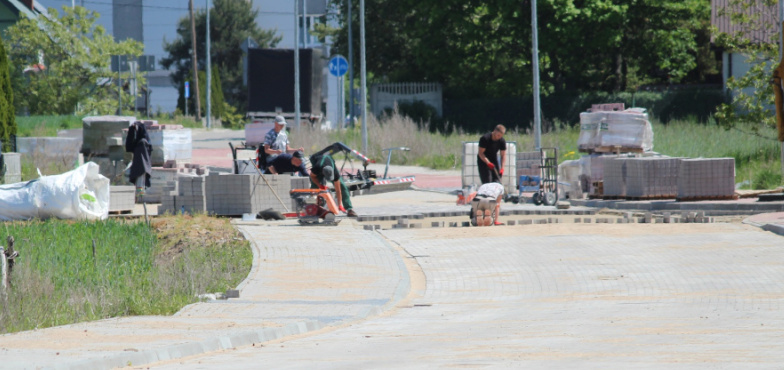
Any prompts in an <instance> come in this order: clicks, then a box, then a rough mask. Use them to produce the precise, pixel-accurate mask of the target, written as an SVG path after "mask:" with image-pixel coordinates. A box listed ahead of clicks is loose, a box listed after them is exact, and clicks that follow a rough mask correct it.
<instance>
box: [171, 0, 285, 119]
mask: <svg viewBox="0 0 784 370" xmlns="http://www.w3.org/2000/svg"><path fill="white" fill-rule="evenodd" d="M206 15H207V13H206V12H205V11H204V10H201V11H197V12H196V14H195V23H196V51H197V52H198V59H199V60H198V64H199V69H200V70H204V69H206V64H205V63H206V44H205V33H206V23H207V21H206ZM257 15H258V11H257V10H254V9H253V4H252V2H250V1H236V0H215V1H214V2H213V8H211V9H210V38H211V44H210V53H211V54H212V55H211V61H212V66H214V67H216V68H215V70H219V71H220V72H219V73H220V75H219V80H220V81H221V85H220V86H221V88H222V91H223V93H225V96H226V101H227V102H229V103H230V104H231V105H233V106H235V107H237V108H239V109H241V110H242V111H244V110H245V108H246V106H247V88H246V87H245V86H243V85H242V49H240V45H241V44H242V42H243V41H245V40H246V39H247V38H251V39H253V40H254V41H256V43H257V44H258V45H259V47H260V48H270V47H274V46H275V45H277V43H278V42H280V39H281V37H280V36H276V35H275V31H274V30H271V31H267V30H261V29H259V27H258V25H257V24H256V16H257ZM163 48H164V50H166V52H168V53H169V56H168V57H165V58H163V59H162V60H161V65H162V66H163V67H164V68H166V69H172V68H174V73H173V75H172V80H173V82H174V84H175V86H177V87H180V86H182V85H183V83H184V82H185V81H186V80H187V78H188V76H191V75H192V73H191V70H192V67H191V61H192V60H193V59H192V58H193V57H192V54H191V50H192V49H191V27H190V19H189V18H188V17H185V18H181V19H180V21H179V24H178V26H177V38H176V39H175V40H174V41H172V42H171V43H169V42H166V41H164V46H163ZM213 73H217V72H213ZM202 91H204V90H202ZM213 108H214V107H213ZM202 110H204V107H203V106H202Z"/></svg>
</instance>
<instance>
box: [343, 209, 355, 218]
mask: <svg viewBox="0 0 784 370" xmlns="http://www.w3.org/2000/svg"><path fill="white" fill-rule="evenodd" d="M346 216H348V217H357V213H356V212H354V210H353V209H349V210H348V212H346Z"/></svg>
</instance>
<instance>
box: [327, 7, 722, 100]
mask: <svg viewBox="0 0 784 370" xmlns="http://www.w3.org/2000/svg"><path fill="white" fill-rule="evenodd" d="M348 1H351V4H352V6H353V8H352V18H353V19H352V21H351V24H352V26H353V33H354V40H353V41H354V43H355V45H354V47H353V48H354V50H355V51H357V52H355V53H354V58H355V60H354V65H356V66H358V65H359V53H358V51H359V37H358V36H359V9H358V2H359V1H358V0H333V5H335V6H337V7H338V8H339V9H340V10H341V11H340V22H341V24H343V25H346V24H348V20H347V19H346V14H347V12H346V10H345V9H346V7H347V5H348ZM365 8H366V9H367V10H369V11H366V13H365V25H366V35H367V36H366V39H367V42H366V47H367V56H366V57H367V66H368V67H367V68H368V72H369V74H372V75H373V76H375V78H376V80H377V81H379V82H381V81H391V82H400V81H437V82H441V83H443V84H444V86H445V93H446V94H447V95H448V96H452V97H477V96H484V97H503V96H515V95H518V96H519V95H529V94H530V92H531V89H532V79H533V77H532V71H531V70H532V65H531V47H532V43H531V36H532V30H531V3H530V1H509V0H367V1H366V4H365ZM370 10H372V11H370ZM537 13H538V24H539V28H538V29H539V32H538V37H539V55H540V71H541V72H540V76H541V80H542V89H543V92H545V93H549V92H558V91H575V90H577V91H587V90H603V91H608V92H611V91H615V92H618V91H629V90H632V91H633V90H635V89H636V88H637V87H639V86H640V85H643V84H648V83H683V82H689V81H690V80H689V77H690V76H692V75H690V73H692V72H693V71H694V70H695V68H696V67H697V66H698V65H700V66H704V67H705V68H708V69H710V68H713V69H712V72H713V73H715V63H713V64H711V61H712V58H710V50H709V49H707V48H704V47H702V48H701V47H700V46H699V45H698V44H697V40H699V39H700V36H702V37H703V38H704V36H705V35H706V34H707V27H708V25H709V22H710V4H709V2H707V1H704V0H582V1H575V0H539V1H538V8H537ZM320 31H321V32H322V33H324V34H327V33H328V30H320ZM347 35H348V32H347V28H346V27H343V29H341V30H339V31H338V32H337V37H336V46H337V48H338V50H339V52H340V53H342V54H344V55H347V54H346V53H347V49H348V47H347V41H348V40H347ZM706 64H707V65H706ZM354 71H355V73H358V71H359V69H358V68H355V69H354ZM691 78H692V79H699V78H700V74H695V75H694V76H693V77H691ZM692 81H693V80H692Z"/></svg>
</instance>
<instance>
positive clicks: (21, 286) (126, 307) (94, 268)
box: [0, 216, 252, 333]
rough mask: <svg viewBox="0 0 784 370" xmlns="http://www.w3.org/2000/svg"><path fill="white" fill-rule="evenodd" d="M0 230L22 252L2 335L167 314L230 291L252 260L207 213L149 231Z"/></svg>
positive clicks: (24, 225)
mask: <svg viewBox="0 0 784 370" xmlns="http://www.w3.org/2000/svg"><path fill="white" fill-rule="evenodd" d="M2 230H3V231H4V234H5V235H6V237H7V236H13V237H14V239H15V240H16V246H15V249H16V250H17V251H19V252H20V253H21V255H20V256H19V257H18V258H17V260H16V261H17V262H16V266H15V267H14V270H13V274H12V280H11V282H12V285H11V288H10V293H9V295H8V298H7V302H6V304H4V305H3V306H2V308H0V333H9V332H17V331H22V330H31V329H37V328H45V327H51V326H57V325H64V324H69V323H75V322H81V321H90V320H98V319H104V318H109V317H117V316H127V315H167V314H172V313H174V312H176V311H178V310H179V309H180V308H182V307H184V306H185V305H187V304H190V303H193V302H195V301H196V300H197V298H196V296H197V295H198V294H201V293H214V292H224V291H226V289H232V288H234V287H236V286H237V285H238V284H239V282H241V281H242V280H243V279H244V278H245V277H246V276H247V274H248V271H250V266H251V263H252V252H251V250H250V248H249V243H248V242H247V241H245V240H242V239H241V237H240V236H239V234H238V233H237V232H236V230H234V229H233V227H232V226H231V225H230V224H229V223H228V220H221V219H214V218H209V217H207V216H195V217H190V216H166V217H160V218H156V219H155V221H154V222H153V227H148V226H147V224H145V223H144V222H139V221H123V220H114V219H109V220H105V221H95V222H92V221H81V222H72V221H60V220H47V221H29V222H7V223H4V224H3V226H2ZM204 235H221V236H220V238H205V237H204ZM3 240H5V237H4V238H3Z"/></svg>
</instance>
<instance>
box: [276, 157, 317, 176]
mask: <svg viewBox="0 0 784 370" xmlns="http://www.w3.org/2000/svg"><path fill="white" fill-rule="evenodd" d="M302 158H303V155H302V152H300V151H296V152H294V153H291V154H289V153H283V154H279V155H278V156H276V157H275V158H274V159H273V160H272V162H270V163H269V167H268V168H267V170H268V171H269V172H270V173H273V174H279V173H290V172H298V173H299V174H300V176H309V175H308V170H307V169H305V165H304V164H303V163H302Z"/></svg>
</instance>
